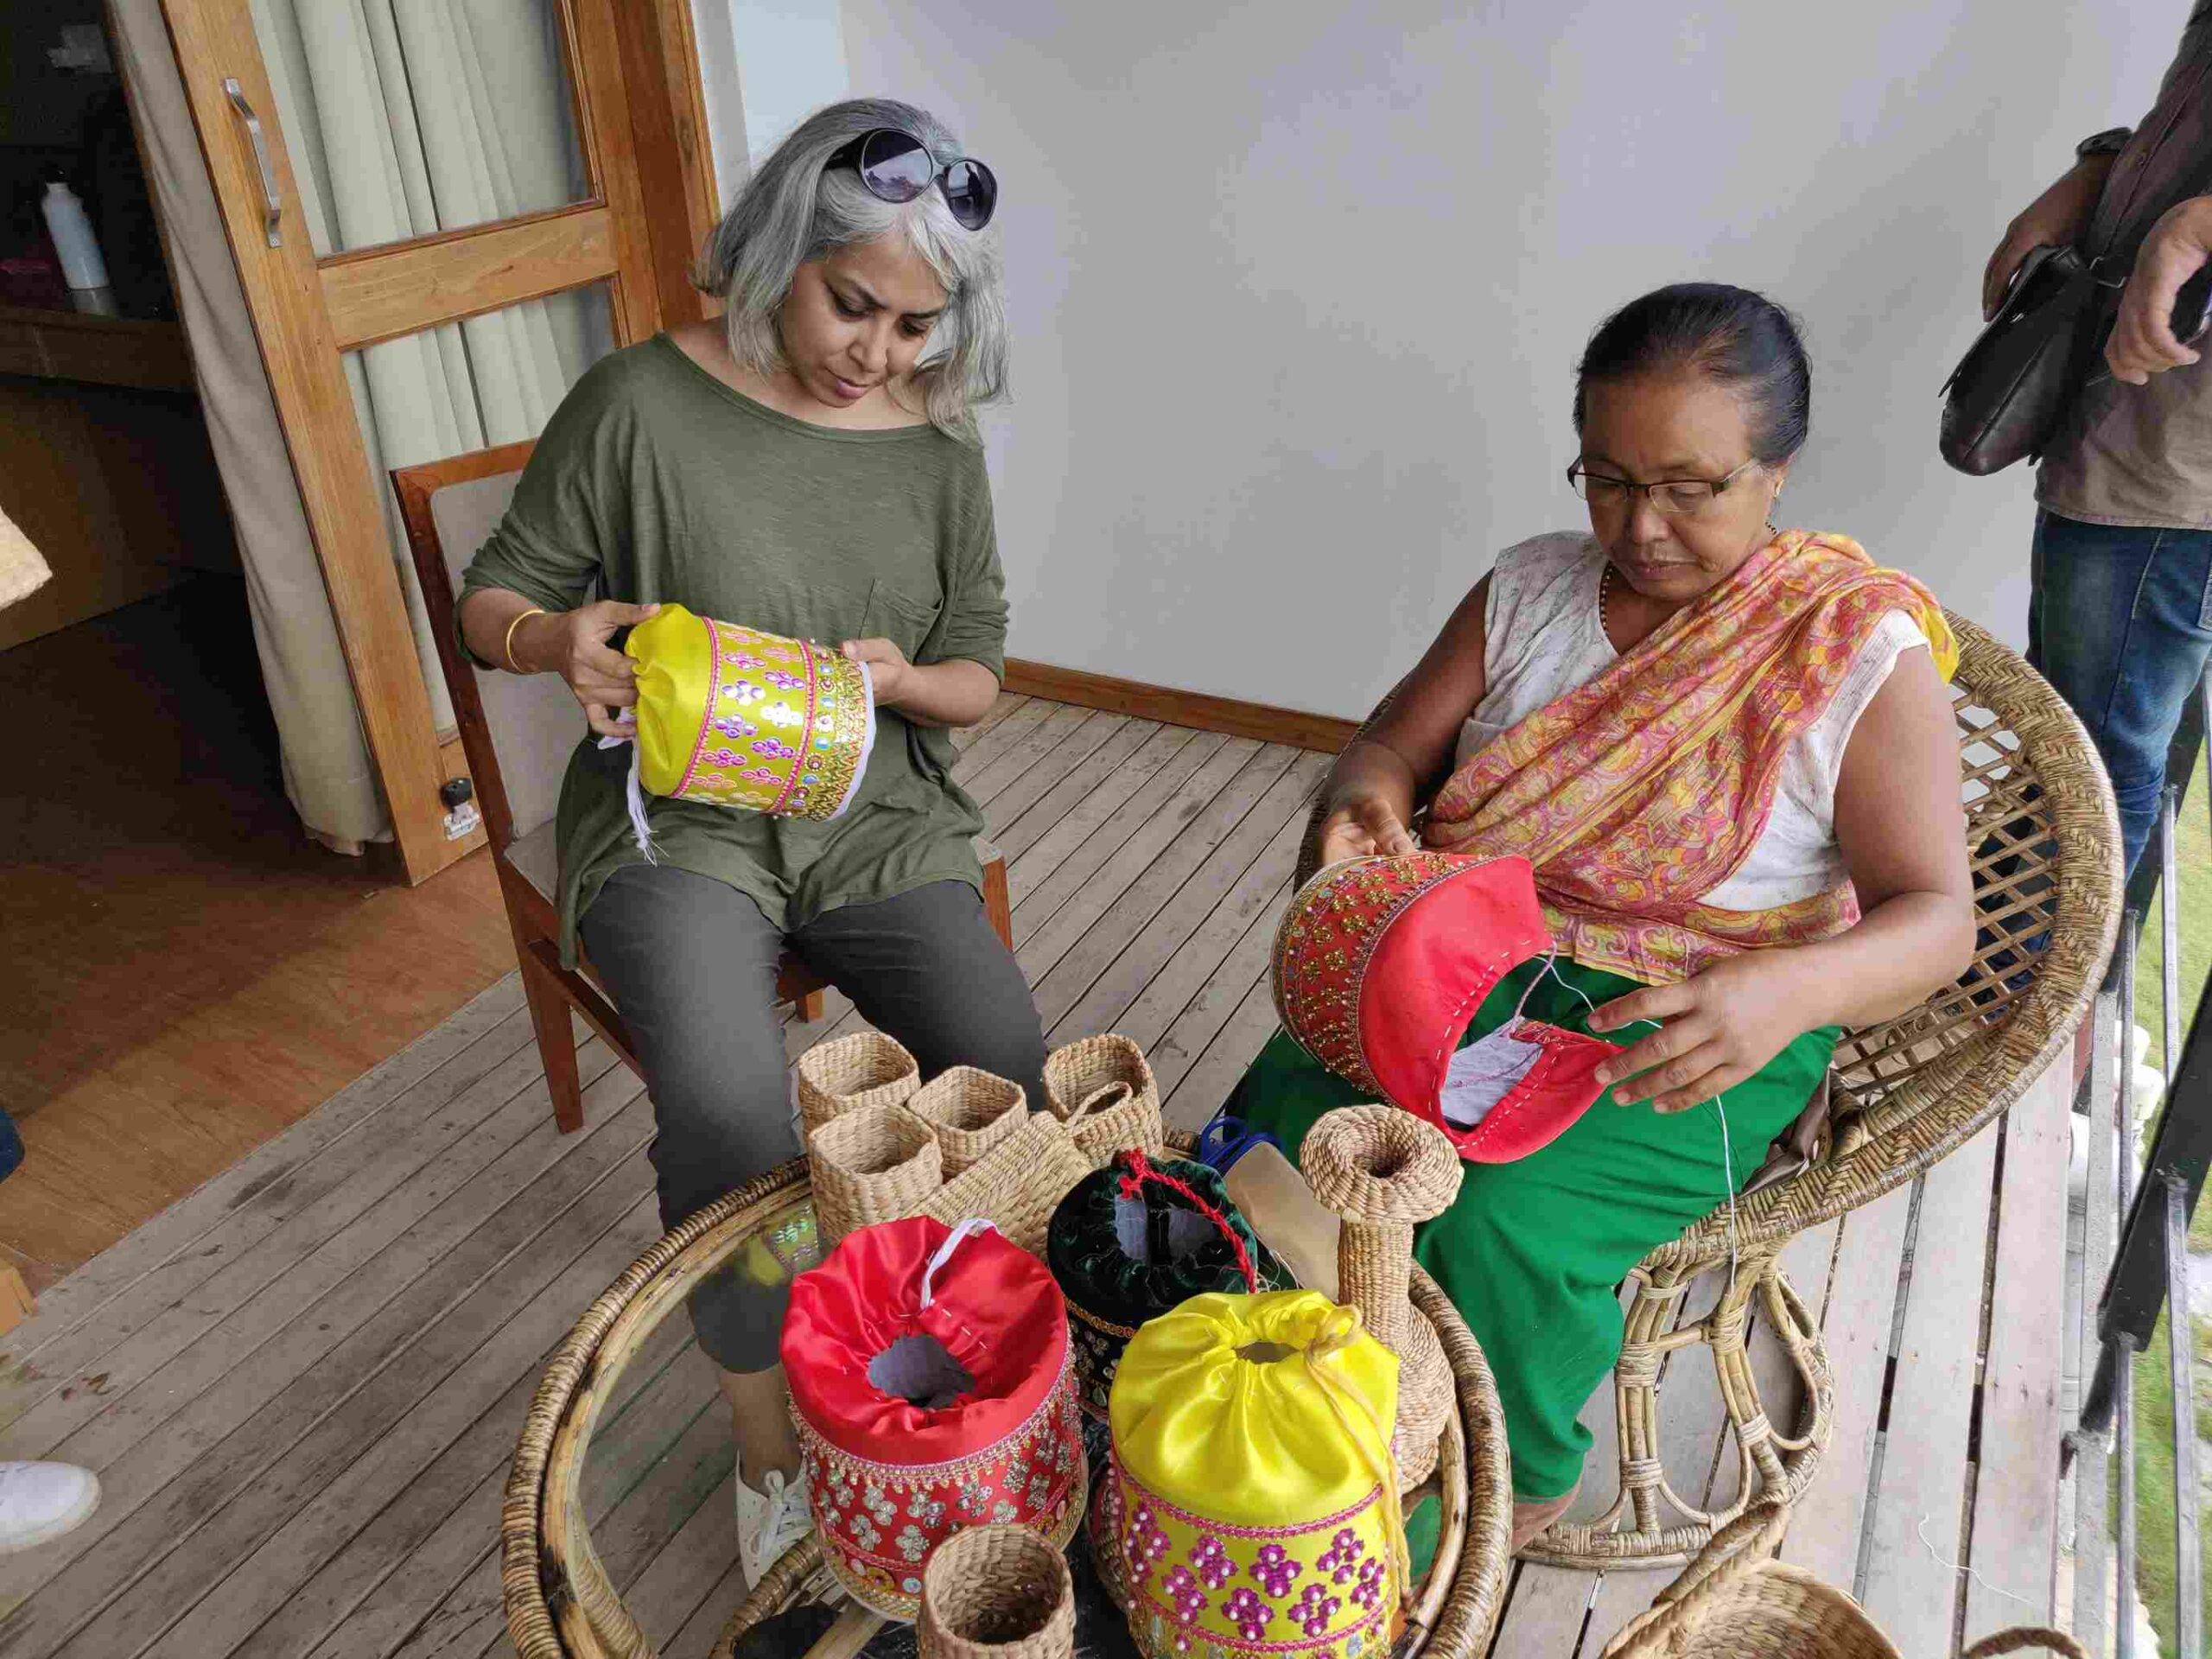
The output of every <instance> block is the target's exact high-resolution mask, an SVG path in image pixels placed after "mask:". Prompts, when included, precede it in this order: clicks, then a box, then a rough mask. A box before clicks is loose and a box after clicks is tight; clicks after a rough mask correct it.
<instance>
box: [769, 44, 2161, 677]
mask: <svg viewBox="0 0 2212 1659" xmlns="http://www.w3.org/2000/svg"><path fill="white" fill-rule="evenodd" d="M842 10H843V19H844V28H843V34H844V41H845V52H846V58H847V62H848V65H849V70H850V77H851V84H852V86H853V88H854V90H855V92H882V93H888V94H891V95H893V96H898V97H902V98H908V99H913V100H914V101H917V102H919V103H923V104H926V105H930V106H931V107H933V108H935V109H937V110H938V111H939V112H940V113H941V114H943V115H944V117H945V118H947V119H948V120H949V121H950V122H951V123H952V124H953V125H954V126H955V128H956V129H957V130H959V131H960V132H961V133H962V134H963V137H964V139H965V140H966V142H967V143H968V145H969V149H971V150H972V151H973V152H974V153H975V154H976V155H978V156H982V157H984V158H985V159H987V160H988V162H990V163H991V164H992V166H993V167H994V168H995V169H996V171H997V172H998V175H999V177H1000V179H1001V183H1002V187H1003V189H1004V193H1005V194H1004V201H1003V206H1002V209H1001V221H1002V224H1003V226H1004V234H1005V238H1006V245H1007V267H1008V282H1009V285H1010V305H1011V308H1012V312H1013V316H1014V331H1015V357H1014V372H1015V377H1016V379H1015V391H1016V402H1015V404H1014V406H1013V408H1012V409H1011V410H1009V411H1008V413H1007V415H1006V416H1003V417H1002V418H1001V420H1000V421H999V422H998V423H997V424H996V427H995V430H994V433H993V438H992V453H993V463H994V472H995V476H996V479H997V489H998V508H999V527H1000V537H1001V550H1002V552H1003V556H1004V558H1005V562H1006V567H1007V577H1008V582H1009V586H1010V588H1011V592H1012V596H1013V600H1014V640H1013V648H1014V651H1015V652H1017V653H1018V654H1020V655H1022V656H1026V657H1031V658H1039V659H1041V660H1043V661H1046V662H1050V663H1055V664H1064V665H1067V666H1071V667H1079V668H1086V669H1090V670H1094V671H1101V672H1105V673H1111V674H1120V675H1124V676H1128V677H1134V678H1137V679H1142V680H1150V681H1154V682H1158V683H1165V684H1170V685H1176V686H1181V687H1185V688H1189V689H1192V690H1202V691H1210V692H1215V693H1219V694H1224V695H1228V696H1241V697H1249V698H1254V699H1257V700H1259V701H1262V702H1275V703H1283V704H1289V705H1292V706H1295V707H1301V708H1306V709H1317V710H1321V711H1324V712H1328V713H1334V714H1344V715H1350V714H1357V713H1361V712H1363V711H1364V710H1365V709H1366V708H1367V706H1368V704H1369V703H1370V702H1371V701H1372V700H1373V698H1374V697H1375V696H1376V695H1377V694H1378V693H1379V692H1381V691H1382V690H1383V689H1384V688H1386V687H1387V686H1388V685H1389V683H1391V681H1392V680H1393V679H1394V678H1395V677H1396V676H1397V675H1398V674H1399V673H1401V672H1402V671H1403V670H1404V669H1405V668H1406V667H1407V666H1408V664H1410V663H1411V662H1412V660H1413V659H1414V657H1415V656H1416V655H1417V654H1418V652H1420V650H1421V647H1422V645H1424V644H1425V643H1426V642H1427V639H1428V638H1429V636H1430V635H1431V633H1432V632H1433V630H1434V628H1435V626H1437V624H1438V623H1439V621H1440V620H1441V618H1442V616H1443V614H1444V613H1445V612H1446V609H1447V608H1448V607H1449V606H1450V605H1451V604H1452V601H1454V600H1456V599H1457V598H1458V596H1459V594H1461V593H1463V592H1464V591H1465V588H1467V587H1468V586H1469V585H1470V584H1471V582H1473V581H1474V580H1475V579H1476V577H1478V575H1480V574H1481V573H1482V572H1483V571H1484V569H1487V568H1488V566H1489V563H1490V562H1491V556H1492V555H1493V554H1494V553H1495V551H1496V550H1497V548H1499V547H1501V546H1503V545H1505V544H1506V543H1510V542H1511V541H1513V540H1516V539H1517V538H1519V537H1522V536H1526V535H1529V534H1530V533H1532V532H1534V531H1541V530H1544V529H1547V528H1551V527H1554V526H1558V525H1562V524H1572V523H1574V522H1577V520H1578V514H1579V512H1580V505H1579V504H1578V503H1577V502H1576V501H1575V500H1574V499H1573V496H1572V495H1571V494H1570V493H1568V491H1567V486H1566V485H1565V483H1564V482H1562V481H1561V480H1560V471H1561V469H1562V468H1563V467H1565V465H1566V464H1567V461H1568V460H1569V459H1571V458H1572V456H1573V452H1574V440H1573V430H1572V428H1571V425H1570V423H1569V421H1568V398H1569V385H1570V375H1571V371H1572V367H1573V362H1574V359H1575V357H1576V354H1577V353H1578V351H1579V350H1580V346H1581V344H1582V342H1583V340H1585V338H1586V336H1587V334H1588V333H1589V331H1590V329H1591V328H1592V327H1593V326H1594V325H1595V324H1596V323H1597V321H1598V320H1599V317H1600V316H1601V315H1603V314H1604V313H1605V311H1606V310H1607V309H1608V308H1611V307H1612V306H1614V305H1616V304H1618V303H1619V302H1622V301H1624V300H1625V299H1627V298H1629V297H1630V296H1633V295H1635V294H1637V293H1639V292H1641V291H1643V290H1644V289H1649V288H1650V287H1653V286H1655V285H1656V284H1658V283H1664V282H1669V281H1675V280H1678V279H1683V278H1689V277H1702V278H1711V279H1718V280H1726V281H1730V282H1736V283H1744V284H1745V285H1747V286H1751V287H1756V288H1760V289H1764V290H1766V291H1768V292H1769V293H1770V294H1772V295H1774V296H1776V297H1777V298H1779V299H1781V300H1782V301H1783V302H1785V303H1787V304H1789V305H1790V306H1791V307H1793V308H1796V309H1797V310H1799V311H1800V312H1802V315H1803V316H1804V317H1805V319H1806V321H1807V324H1808V332H1809V334H1810V338H1811V344H1812V349H1813V355H1814V358H1815V369H1816V375H1817V380H1816V385H1815V414H1814V423H1815V436H1814V442H1813V447H1812V448H1811V449H1810V450H1809V451H1808V454H1806V456H1805V458H1804V459H1803V461H1802V462H1801V463H1800V465H1799V467H1798V468H1797V470H1796V473H1795V474H1793V478H1792V482H1791V486H1790V489H1789V494H1788V495H1787V496H1786V497H1785V498H1784V500H1785V505H1786V506H1787V508H1788V509H1789V511H1788V513H1787V515H1786V517H1787V518H1788V520H1789V522H1792V523H1796V524H1809V525H1813V526H1816V527H1820V528H1823V529H1833V530H1840V531H1847V532H1848V533H1850V534H1853V535H1855V536H1857V537H1859V539H1860V540H1861V541H1863V542H1865V543H1866V544H1867V546H1868V547H1869V548H1870V549H1871V550H1873V551H1874V552H1875V554H1876V555H1877V556H1879V557H1881V558H1883V559H1885V561H1887V562H1890V563H1897V564H1900V565H1903V566H1904V567H1905V568H1907V569H1911V570H1913V571H1915V572H1916V573H1918V574H1920V575H1923V577H1924V578H1926V579H1927V580H1929V582H1932V583H1933V584H1934V585H1935V586H1936V589H1937V591H1938V592H1939V593H1940V594H1942V595H1943V596H1944V598H1945V599H1946V600H1947V601H1949V602H1951V603H1952V604H1954V605H1955V606H1957V607H1960V608H1961V609H1963V610H1965V611H1966V612H1967V613H1971V614H1973V615H1974V616H1976V617H1978V618H1980V619H1982V620H1985V621H1986V622H1988V623H1989V624H1991V625H1992V626H1994V627H1996V628H1997V629H1998V630H1999V632H2003V633H2004V634H2005V635H2006V636H2007V637H2010V638H2012V639H2015V640H2018V638H2019V637H2020V636H2021V633H2022V630H2023V627H2024V613H2025V609H2024V607H2025V602H2026V574H2025V573H2026V563H2027V546H2028V535H2029V529H2030V524H2031V518H2032V508H2031V495H2030V492H2031V480H2030V478H2029V477H2028V475H2027V474H2025V473H2024V471H2019V470H2016V471H2014V472H2012V473H2010V474H2004V475H2001V476H1999V478H1996V479H1991V480H1967V479H1965V478H1961V477H1958V476H1956V475H1955V474H1950V473H1949V472H1948V471H1947V470H1946V469H1945V468H1944V467H1943V466H1942V462H1941V461H1940V460H1939V459H1938V458H1937V456H1936V448H1935V434H1936V413H1937V402H1936V388H1937V386H1938V385H1940V384H1941V382H1942V378H1943V376H1944V375H1945V373H1946V372H1948V368H1949V365H1950V364H1951V362H1952V361H1953V359H1955V357H1956V356H1957V354H1958V353H1960V352H1961V350H1962V349H1963V348H1964V347H1965V346H1966V345H1967V342H1968V340H1970V339H1971V338H1972V336H1973V334H1974V329H1975V327H1977V324H1978V313H1977V309H1976V299H1975V296H1976V291H1977V285H1978V282H1979V278H1980V270H1981V267H1982V264H1983V261H1984V260H1985V259H1986V257H1988V253H1989V250H1990V248H1991V246H1992V245H1993V242H1994V240H1995V238H1996V237H1997V235H1998V233H1999V229H2000V228H2001V226H2003V224H2004V223H2005V219H2007V218H2009V217H2010V216H2011V214H2012V213H2014V212H2015V211H2017V209H2018V207H2021V206H2022V205H2024V203H2025V202H2026V201H2027V200H2029V199H2030V198H2031V196H2032V195H2033V194H2035V192H2036V191H2037V190H2038V189H2040V188H2042V186H2043V185H2044V183H2045V182H2047V181H2048V180H2049V179H2050V177H2052V176H2055V175H2056V174H2057V173H2058V172H2059V171H2061V170H2063V168H2064V167H2065V166H2066V165H2067V164H2068V163H2069V162H2070V159H2071V148H2072V145H2073V143H2074V141H2075V139H2076V138H2078V137H2082V135H2085V134H2087V133H2089V132H2091V131H2094V130H2097V129H2098V128H2101V127H2104V126H2107V125H2111V124H2114V123H2116V122H2121V121H2128V122H2132V121H2133V119H2135V118H2136V117H2138V116H2139V114H2140V113H2141V112H2142V111H2143V110H2144V109H2145V107H2147V105H2148V104H2149V102H2150V100H2151V99H2152V95H2153V92H2154V90H2155V87H2156V84H2157V79H2158V73H2159V72H2160V71H2161V69H2162V68H2163V67H2164V64H2165V62H2166V61H2167V59H2168V57H2169V56H2170V54H2171V50H2172V48H2173V46H2174V43H2175V41H2177V38H2178V36H2179V33H2180V26H2181V22H2182V18H2183V14H2184V13H2185V11H2186V10H2187V7H2186V5H2185V4H2184V3H2183V0H2132V3H2130V4H2128V5H2127V6H2126V7H2115V6H2113V5H2111V4H2109V3H2099V0H1859V3H1858V4H1855V5H1850V6H1839V5H1813V4H1806V3H1800V4H1794V5H1789V6H1783V7H1777V6H1776V5H1774V4H1773V3H1771V0H1764V3H1751V0H1725V3H1713V4H1707V5H1702V6H1689V7H1668V6H1659V5H1654V4H1651V3H1649V0H1586V3H1580V4H1567V3H1542V0H1518V3H1504V0H1491V3H1488V4H1480V5H1475V6H1467V5H1449V4H1441V3H1433V0H1367V3H1363V4H1362V5H1359V6H1357V7H1345V6H1340V5H1338V4H1336V3H1333V0H1259V3H1248V4H1239V5H1233V6H1214V7H1197V6H1192V5H1191V4H1189V3H1187V0H1116V3H1114V4H1110V5H1107V4H1097V3H1090V0H1060V3H1048V0H843V8H842ZM1470 13H1472V14H1474V15H1468V14H1470ZM1201 14H1209V15H1201ZM2123 17H2125V18H2126V19H2127V20H2128V21H2129V22H2131V23H2132V24H2133V26H2134V27H2133V38H2129V39H2116V38H2115V37H2116V36H2120V35H2126V34H2127V33H2128V31H2127V30H2126V29H2122V28H2121V27H2120V19H2121V18H2123ZM741 55H742V48H741ZM747 80H748V84H747V94H748V97H749V96H750V95H751V77H750V76H748V78H747Z"/></svg>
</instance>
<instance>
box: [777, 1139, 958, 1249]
mask: <svg viewBox="0 0 2212 1659" xmlns="http://www.w3.org/2000/svg"><path fill="white" fill-rule="evenodd" d="M806 1156H807V1161H808V1163H809V1165H810V1166H811V1167H812V1169H813V1172H814V1220H815V1226H816V1228H817V1230H818V1231H819V1232H820V1234H821V1236H822V1248H823V1249H824V1250H828V1249H830V1247H832V1246H833V1245H835V1244H836V1243H837V1241H838V1240H839V1239H841V1238H842V1237H844V1236H845V1235H846V1234H847V1233H849V1232H851V1231H852V1230H854V1229H855V1228H856V1227H873V1226H874V1225H875V1224H876V1223H877V1222H879V1221H900V1220H903V1219H905V1218H906V1217H908V1216H911V1215H914V1214H916V1213H917V1212H918V1211H920V1209H921V1207H922V1206H923V1205H924V1204H925V1203H926V1202H928V1200H929V1198H930V1197H931V1194H932V1193H934V1192H937V1190H938V1188H939V1187H941V1186H943V1185H944V1154H942V1153H940V1152H939V1151H938V1145H937V1137H936V1136H935V1135H931V1133H930V1126H929V1125H928V1124H926V1123H925V1122H922V1120H921V1119H920V1118H918V1117H916V1116H914V1115H913V1114H912V1112H910V1111H908V1110H907V1109H906V1108H905V1107H904V1106H863V1107H861V1109H859V1110H857V1111H851V1112H847V1113H846V1114H845V1115H844V1116H842V1117H833V1118H831V1119H830V1120H829V1122H827V1123H824V1124H823V1126H822V1127H821V1128H818V1129H817V1130H815V1131H814V1133H813V1134H812V1135H809V1136H807V1138H806Z"/></svg>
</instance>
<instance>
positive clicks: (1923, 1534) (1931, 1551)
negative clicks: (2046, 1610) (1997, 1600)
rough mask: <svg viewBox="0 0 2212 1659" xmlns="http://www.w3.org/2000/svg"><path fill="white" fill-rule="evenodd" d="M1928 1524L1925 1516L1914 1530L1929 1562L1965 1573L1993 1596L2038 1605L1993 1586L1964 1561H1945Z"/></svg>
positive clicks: (1955, 1571)
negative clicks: (1929, 1531) (1929, 1533)
mask: <svg viewBox="0 0 2212 1659" xmlns="http://www.w3.org/2000/svg"><path fill="white" fill-rule="evenodd" d="M1928 1522H1929V1517H1928V1516H1924V1515H1923V1516H1921V1517H1920V1524H1919V1525H1918V1526H1916V1527H1915V1528H1914V1529H1913V1530H1914V1531H1915V1532H1917V1533H1918V1534H1919V1535H1920V1543H1921V1548H1923V1549H1925V1550H1926V1551H1927V1552H1928V1559H1929V1560H1931V1561H1933V1562H1935V1563H1936V1566H1938V1567H1942V1569H1943V1570H1944V1571H1945V1572H1946V1573H1965V1574H1966V1575H1967V1577H1968V1578H1970V1579H1972V1580H1974V1582H1975V1583H1976V1584H1978V1585H1980V1586H1981V1587H1982V1588H1983V1589H1985V1590H1986V1591H1988V1592H1989V1593H1990V1594H1992V1595H1993V1596H2002V1597H2004V1598H2005V1600H2007V1601H2017V1602H2018V1603H2019V1604H2020V1605H2021V1606H2023V1607H2033V1606H2036V1605H2038V1604H2037V1603H2035V1602H2033V1601H2031V1600H2030V1599H2028V1598H2027V1597H2025V1596H2016V1595H2014V1594H2013V1593H2012V1592H2011V1591H2010V1590H2007V1589H2006V1588H2005V1586H2002V1585H1999V1584H1992V1583H1991V1582H1990V1581H1989V1580H1987V1579H1985V1578H1983V1577H1982V1576H1981V1574H1980V1573H1978V1572H1976V1571H1975V1570H1974V1568H1973V1567H1968V1566H1967V1564H1966V1563H1965V1562H1964V1561H1947V1560H1944V1559H1943V1557H1942V1552H1940V1551H1939V1550H1937V1548H1936V1541H1935V1540H1934V1539H1932V1538H1930V1537H1929V1535H1928Z"/></svg>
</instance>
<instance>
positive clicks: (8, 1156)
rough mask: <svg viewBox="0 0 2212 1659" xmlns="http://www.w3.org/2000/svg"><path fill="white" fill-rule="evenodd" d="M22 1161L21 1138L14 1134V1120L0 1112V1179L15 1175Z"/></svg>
mask: <svg viewBox="0 0 2212 1659" xmlns="http://www.w3.org/2000/svg"><path fill="white" fill-rule="evenodd" d="M22 1161H23V1138H22V1136H21V1135H17V1134H16V1120H15V1119H13V1118H12V1117H10V1116H8V1114H7V1113H5V1112H0V1177H6V1176H9V1175H12V1174H14V1173H16V1165H18V1164H20V1163H22Z"/></svg>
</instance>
